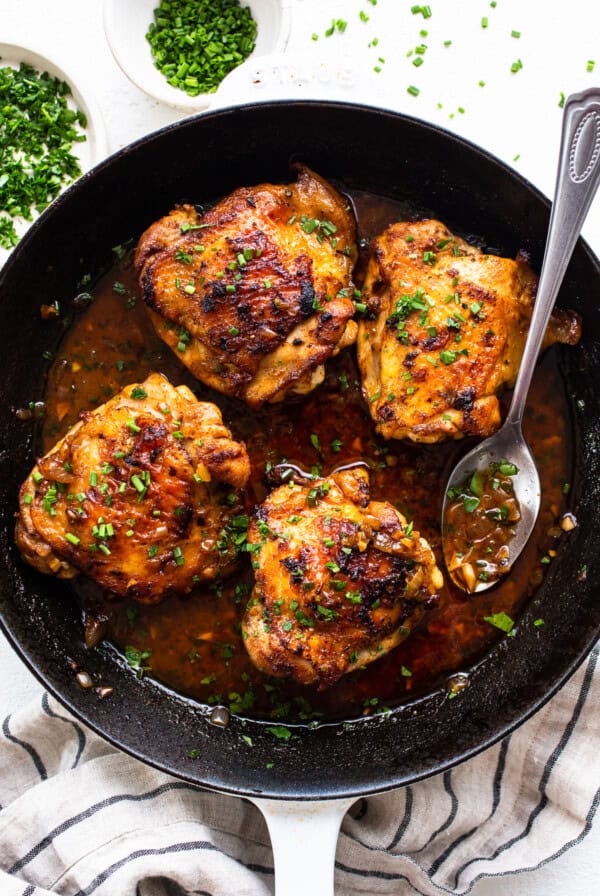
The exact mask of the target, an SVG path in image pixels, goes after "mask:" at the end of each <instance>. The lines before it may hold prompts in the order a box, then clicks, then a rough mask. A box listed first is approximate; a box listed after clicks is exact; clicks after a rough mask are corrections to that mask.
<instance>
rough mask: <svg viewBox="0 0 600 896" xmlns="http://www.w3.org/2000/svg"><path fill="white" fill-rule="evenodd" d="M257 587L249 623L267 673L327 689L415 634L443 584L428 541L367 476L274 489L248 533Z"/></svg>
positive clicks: (257, 658)
mask: <svg viewBox="0 0 600 896" xmlns="http://www.w3.org/2000/svg"><path fill="white" fill-rule="evenodd" d="M248 542H249V547H250V549H251V550H252V551H254V554H253V556H254V559H255V565H256V564H257V570H256V585H255V588H254V591H253V593H252V596H251V598H250V601H249V603H248V609H247V610H246V614H245V617H244V620H243V624H242V634H243V637H244V639H245V644H246V648H247V650H248V653H249V655H250V658H251V659H252V661H253V663H254V664H255V665H256V666H257V667H258V668H259V669H260V670H261V671H263V672H265V673H267V674H269V675H273V676H277V677H292V678H294V679H295V680H296V681H298V682H300V683H301V684H306V685H308V684H318V686H319V688H320V689H323V688H326V687H329V686H330V685H332V684H334V683H335V682H336V681H337V680H338V679H339V678H340V677H341V676H342V675H344V674H345V673H346V672H352V671H353V670H354V669H358V668H360V667H362V666H364V665H366V664H367V663H370V662H372V661H373V660H376V659H379V657H382V656H384V655H385V654H386V653H387V652H388V651H390V650H392V649H393V648H394V647H396V646H397V645H398V644H399V643H400V642H401V641H402V640H404V638H405V637H406V636H407V635H408V634H409V633H410V631H411V629H412V628H413V627H414V626H415V625H416V624H417V623H418V622H419V620H420V619H421V618H422V616H423V614H424V612H425V608H426V605H427V603H428V602H429V601H430V600H431V599H432V598H433V597H434V595H436V593H437V592H438V591H439V589H440V588H441V587H442V584H443V578H442V574H441V572H440V570H439V569H438V567H437V566H436V563H435V558H434V556H433V553H432V551H431V548H430V547H429V545H428V544H427V542H426V541H425V540H424V539H423V538H420V537H419V533H418V532H416V531H413V530H412V526H408V525H407V522H406V520H405V519H404V517H403V516H402V515H401V514H400V513H398V511H397V510H395V509H394V507H393V506H392V505H391V504H388V503H387V502H380V501H369V476H368V473H367V472H366V471H365V470H363V469H353V470H346V471H344V472H338V473H334V474H333V475H332V476H330V477H329V478H328V479H317V480H314V481H312V482H310V483H309V484H308V485H299V484H294V485H293V487H291V488H290V486H289V484H288V485H284V486H281V487H280V488H277V489H275V490H274V491H273V492H272V493H271V494H270V495H269V497H268V498H267V499H266V500H265V501H264V503H263V504H262V505H260V507H259V508H258V510H257V511H256V514H255V517H254V519H253V520H252V522H251V523H250V526H249V529H248Z"/></svg>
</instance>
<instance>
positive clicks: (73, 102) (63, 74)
mask: <svg viewBox="0 0 600 896" xmlns="http://www.w3.org/2000/svg"><path fill="white" fill-rule="evenodd" d="M21 62H25V63H27V64H28V65H31V66H32V67H33V68H34V69H35V70H36V71H37V72H48V74H49V75H52V77H54V78H60V80H61V81H66V82H67V84H68V85H69V87H70V88H71V97H70V98H68V102H69V105H70V106H72V108H75V107H77V108H78V109H80V110H81V111H82V112H83V114H84V115H85V117H86V119H87V124H86V127H85V128H84V129H83V130H84V133H85V136H86V139H85V141H84V142H82V143H74V144H73V148H72V150H71V151H72V153H73V155H74V156H76V157H77V158H78V159H79V165H80V167H81V171H82V172H85V171H88V170H89V169H90V168H92V167H93V166H94V165H95V164H96V162H99V161H101V159H104V158H106V156H107V155H108V140H107V137H106V129H105V127H104V120H103V118H102V113H101V112H100V107H99V106H98V105H97V103H96V100H95V98H94V95H93V93H91V92H90V91H89V89H88V87H87V86H85V84H84V83H83V82H82V79H81V77H79V76H78V77H77V78H75V76H74V75H73V74H71V73H70V72H69V71H68V70H67V69H66V68H65V67H63V66H62V64H61V65H59V64H58V63H57V62H54V61H52V60H50V59H48V58H47V57H46V56H45V55H43V54H42V53H39V52H38V51H37V50H34V49H32V48H31V47H22V46H20V45H18V44H7V43H0V66H1V67H3V68H4V67H6V66H10V67H11V68H19V65H20V64H21ZM66 186H68V184H67V185H65V188H66ZM36 217H37V215H36V214H35V213H34V219H35V218H36ZM32 223H33V222H32V221H25V220H24V219H22V218H17V219H15V221H14V224H15V229H16V231H17V234H18V236H19V237H21V236H23V234H24V233H25V231H26V230H27V229H28V228H29V227H30V226H31V224H32ZM9 254H10V250H8V249H4V248H2V247H0V267H2V265H3V264H4V262H5V261H6V259H7V258H8V256H9Z"/></svg>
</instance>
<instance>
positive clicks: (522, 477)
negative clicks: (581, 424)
mask: <svg viewBox="0 0 600 896" xmlns="http://www.w3.org/2000/svg"><path fill="white" fill-rule="evenodd" d="M599 183H600V88H592V89H590V90H586V91H584V92H583V93H579V94H573V95H572V96H570V97H569V99H568V100H567V102H566V103H565V108H564V116H563V125H562V135H561V147H560V155H559V162H558V173H557V178H556V189H555V195H554V202H553V204H552V211H551V214H550V224H549V227H548V237H547V240H546V250H545V252H544V260H543V263H542V270H541V274H540V280H539V285H538V290H537V296H536V300H535V304H534V308H533V313H532V316H531V323H530V327H529V332H528V335H527V341H526V343H525V348H524V350H523V357H522V359H521V365H520V367H519V373H518V375H517V380H516V382H515V388H514V392H513V396H512V401H511V404H510V407H509V409H508V414H507V418H506V421H505V423H504V425H503V426H502V427H501V428H500V429H499V430H498V432H497V433H495V434H494V435H493V436H491V437H490V438H488V439H486V440H485V441H484V442H482V443H481V444H480V445H478V446H477V447H475V448H474V449H473V450H472V451H470V452H469V453H468V454H466V455H465V456H464V457H463V458H462V460H461V461H459V463H458V464H457V466H456V467H455V468H454V470H453V471H452V473H451V474H450V478H449V480H448V484H447V486H446V489H445V492H444V502H443V507H442V546H443V551H444V559H445V561H446V568H447V570H448V573H449V575H450V577H451V579H452V580H453V582H454V583H455V584H456V585H457V586H458V587H459V588H461V589H462V590H463V591H467V592H471V593H473V592H478V591H485V590H486V589H487V588H490V587H491V586H492V585H494V584H496V582H497V581H498V580H499V579H500V578H502V577H503V576H504V575H506V574H507V573H508V572H509V571H510V568H511V567H512V565H513V563H514V561H515V560H516V559H517V557H518V556H519V554H520V553H521V551H522V550H523V548H524V547H525V545H526V544H527V541H528V540H529V536H530V535H531V532H532V531H533V527H534V525H535V521H536V519H537V516H538V513H539V509H540V502H541V492H540V478H539V475H538V471H537V468H536V464H535V460H534V458H533V456H532V454H531V450H530V448H529V446H528V444H527V442H526V441H525V438H524V436H523V432H522V429H521V421H522V419H523V412H524V410H525V402H526V399H527V393H528V391H529V386H530V384H531V378H532V376H533V372H534V369H535V364H536V361H537V358H538V354H539V352H540V348H541V346H542V342H543V339H544V334H545V332H546V327H547V325H548V321H549V319H550V314H551V313H552V309H553V307H554V303H555V301H556V297H557V294H558V290H559V288H560V285H561V283H562V281H563V278H564V275H565V272H566V269H567V265H568V263H569V260H570V258H571V255H572V254H573V250H574V248H575V244H576V242H577V239H578V237H579V234H580V232H581V228H582V226H583V222H584V220H585V217H586V215H587V213H588V210H589V207H590V205H591V203H592V200H593V198H594V196H595V194H596V190H597V189H598V184H599ZM502 461H506V462H508V464H507V466H509V465H510V464H513V465H514V467H516V472H515V473H514V474H513V473H512V472H511V473H510V476H511V479H512V486H511V487H509V489H508V493H510V496H511V497H510V500H511V503H512V504H513V505H514V501H513V496H514V498H516V501H517V503H518V508H515V507H514V506H513V515H512V517H511V519H512V522H511V524H510V526H505V527H504V532H503V534H502V538H501V541H502V545H501V548H500V552H499V553H495V554H494V556H496V557H500V558H501V559H500V560H499V562H497V563H496V564H495V567H494V574H493V575H489V574H488V567H489V564H488V561H487V559H486V557H487V556H489V554H487V553H486V552H490V553H491V552H492V551H494V550H495V547H497V545H495V547H494V548H492V547H491V546H490V539H489V536H485V537H482V538H480V539H479V538H474V539H472V543H470V544H469V547H468V554H467V553H465V554H462V555H458V554H457V551H456V549H455V547H454V545H453V538H452V536H453V534H454V530H453V529H452V528H451V524H450V523H449V522H448V519H447V517H448V510H449V507H450V504H451V502H453V501H454V500H455V498H456V496H457V494H460V493H461V490H464V487H465V483H469V482H471V483H473V474H475V473H478V474H480V475H479V476H477V477H476V480H475V489H476V491H475V493H473V490H472V489H471V490H467V495H466V497H465V498H464V506H463V509H464V511H465V514H466V517H465V518H468V515H469V514H470V513H474V512H475V511H476V510H477V509H478V507H479V505H480V502H479V500H478V496H477V492H478V491H480V489H481V483H482V482H483V481H486V482H487V481H489V480H490V475H491V471H493V470H494V467H493V465H494V464H500V463H502ZM496 509H497V510H498V511H501V510H503V509H506V508H503V507H502V506H499V507H498V508H494V511H495V510H496ZM498 531H500V529H498ZM462 535H463V536H464V533H462ZM480 549H481V550H482V553H481V554H480V553H479V550H480ZM463 557H464V561H465V562H464V563H463V562H462V559H463Z"/></svg>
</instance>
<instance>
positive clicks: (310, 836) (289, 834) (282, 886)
mask: <svg viewBox="0 0 600 896" xmlns="http://www.w3.org/2000/svg"><path fill="white" fill-rule="evenodd" d="M252 802H253V803H254V805H255V806H257V807H258V809H260V811H261V812H262V814H263V815H264V818H265V821H266V822H267V827H268V828H269V834H270V836H271V846H272V848H273V860H274V863H275V896H307V894H309V896H333V875H334V866H335V849H336V846H337V840H338V835H339V832H340V827H341V824H342V819H343V818H344V815H345V814H346V812H347V811H348V809H349V808H350V806H351V805H352V804H353V803H355V802H356V799H355V798H354V799H345V800H319V801H318V802H302V801H293V800H265V799H252Z"/></svg>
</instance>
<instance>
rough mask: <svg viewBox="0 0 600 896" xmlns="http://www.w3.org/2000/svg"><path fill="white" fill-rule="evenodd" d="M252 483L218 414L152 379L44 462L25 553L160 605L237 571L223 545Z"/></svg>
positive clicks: (27, 498) (21, 519)
mask: <svg viewBox="0 0 600 896" xmlns="http://www.w3.org/2000/svg"><path fill="white" fill-rule="evenodd" d="M249 474H250V464H249V460H248V456H247V454H246V449H245V447H244V445H243V444H241V443H239V442H234V441H233V440H232V438H231V433H230V432H229V430H228V429H227V427H226V426H224V424H223V421H222V419H221V414H220V411H219V410H218V408H217V407H215V405H213V404H210V403H208V402H199V401H197V400H196V399H195V397H194V395H193V394H192V392H190V390H189V389H188V388H187V387H186V386H179V387H178V388H173V386H171V384H170V383H169V382H168V380H167V379H166V378H165V377H163V376H161V375H159V374H151V375H150V376H149V377H148V378H147V379H146V380H145V382H143V383H139V384H136V383H134V384H132V385H130V386H127V387H126V388H125V389H123V391H122V392H120V393H119V394H118V395H116V396H115V397H114V398H112V399H111V400H110V401H108V402H106V404H103V405H102V406H101V407H99V408H97V409H96V410H95V411H91V412H89V413H86V414H85V415H84V416H83V417H82V419H81V421H80V422H78V423H76V424H75V426H73V428H72V429H71V430H70V431H69V432H68V433H67V435H66V436H65V437H64V438H63V439H61V440H60V442H58V444H57V445H56V446H55V447H54V448H53V449H52V450H51V451H50V452H49V453H48V454H47V455H46V456H45V457H43V458H42V459H41V460H39V461H38V463H37V464H36V466H35V467H34V468H33V470H32V472H31V474H30V475H29V476H28V477H27V479H26V480H25V482H24V484H23V486H22V487H21V492H20V496H19V508H20V509H19V514H18V516H17V524H16V543H17V546H18V547H19V550H20V551H21V554H22V555H23V557H24V559H25V560H26V561H27V562H28V563H30V564H31V565H32V566H34V567H35V568H36V569H38V570H40V571H41V572H44V573H50V574H54V575H57V576H59V577H60V578H65V579H68V578H73V577H74V576H76V575H77V574H78V573H79V572H82V573H85V574H86V575H87V576H89V577H91V578H92V579H94V580H95V581H96V582H97V583H98V584H99V585H101V586H102V587H103V588H106V589H107V590H108V591H110V592H113V593H114V594H115V595H117V596H119V597H123V598H125V597H126V598H131V599H133V600H137V601H139V602H140V603H147V604H152V603H158V602H159V601H160V600H161V599H162V598H163V597H165V596H166V595H167V594H168V593H173V592H176V593H185V592H188V591H190V590H191V588H192V586H193V584H195V583H196V582H198V581H205V580H209V579H214V578H215V577H216V576H217V575H224V574H226V573H227V572H229V571H231V569H232V568H233V566H234V564H235V561H236V556H235V550H234V549H233V548H229V547H227V546H226V547H225V548H222V542H221V541H220V539H221V534H222V532H223V529H224V527H225V526H226V525H227V523H228V520H229V518H230V516H231V515H232V514H235V513H239V512H240V504H239V503H238V502H239V497H240V496H239V493H238V492H239V490H240V489H242V488H243V486H244V485H245V484H246V482H247V480H248V476H249ZM231 494H234V495H235V501H233V499H231V498H229V501H228V496H229V495H231ZM217 542H220V544H219V545H218V544H217ZM228 543H229V542H228V541H227V544H228Z"/></svg>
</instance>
